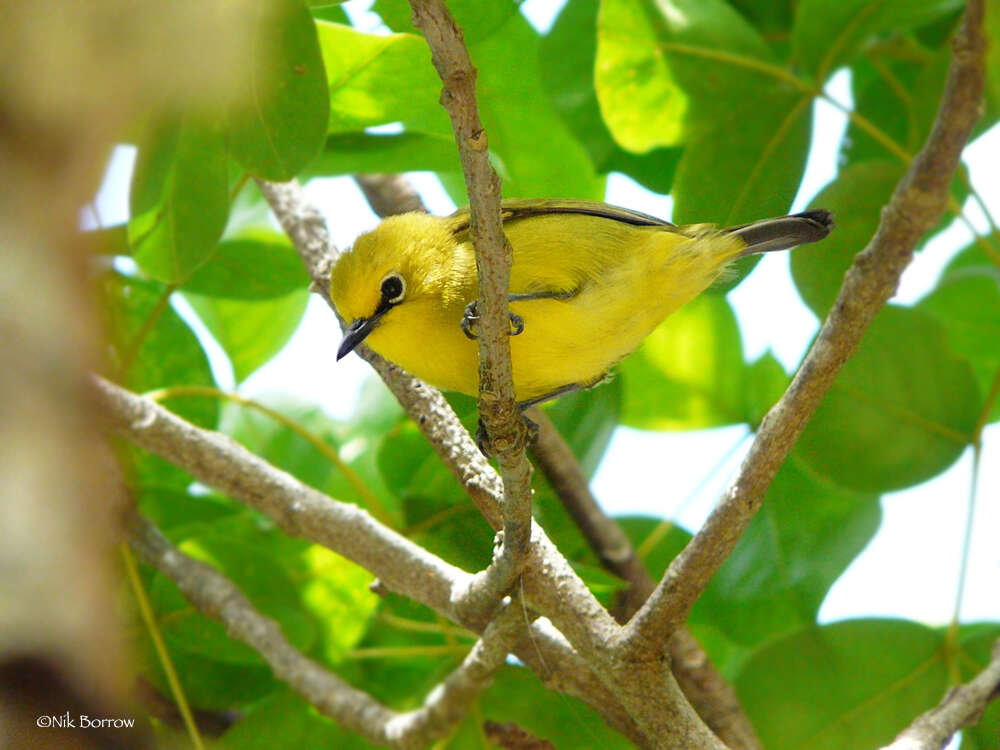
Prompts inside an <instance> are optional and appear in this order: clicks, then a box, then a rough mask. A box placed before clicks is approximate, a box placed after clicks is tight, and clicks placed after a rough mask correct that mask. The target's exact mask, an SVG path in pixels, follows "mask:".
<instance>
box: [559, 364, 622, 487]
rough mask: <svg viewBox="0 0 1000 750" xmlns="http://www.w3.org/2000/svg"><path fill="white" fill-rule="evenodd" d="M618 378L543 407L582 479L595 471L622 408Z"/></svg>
mask: <svg viewBox="0 0 1000 750" xmlns="http://www.w3.org/2000/svg"><path fill="white" fill-rule="evenodd" d="M621 405H622V384H621V380H620V379H618V378H614V379H612V380H611V381H610V382H608V383H602V384H601V385H600V386H598V387H597V388H591V389H590V390H586V391H577V392H576V393H570V394H568V395H566V396H563V397H562V398H559V399H556V400H555V401H552V402H550V403H549V404H548V405H546V406H545V413H546V414H548V416H549V419H551V420H552V422H553V424H555V426H556V429H558V430H559V434H560V435H562V437H563V439H564V440H565V441H566V442H567V443H568V444H569V447H570V448H571V449H572V450H573V455H575V456H576V458H577V460H578V461H579V462H580V468H581V469H582V470H583V473H584V475H585V476H588V477H592V476H593V475H594V472H595V471H597V467H598V465H599V464H600V463H601V459H602V458H603V457H604V451H605V450H606V449H607V447H608V443H609V442H611V435H612V433H613V432H614V430H615V427H617V426H618V417H619V414H620V413H621V408H622V406H621Z"/></svg>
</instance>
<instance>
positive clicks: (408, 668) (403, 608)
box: [338, 594, 472, 708]
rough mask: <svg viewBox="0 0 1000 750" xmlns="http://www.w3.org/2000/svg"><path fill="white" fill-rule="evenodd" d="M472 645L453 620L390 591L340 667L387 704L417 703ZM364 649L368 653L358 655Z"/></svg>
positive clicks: (382, 599)
mask: <svg viewBox="0 0 1000 750" xmlns="http://www.w3.org/2000/svg"><path fill="white" fill-rule="evenodd" d="M446 633H447V635H446ZM471 646H472V639H471V638H469V637H468V634H467V633H464V632H461V631H459V630H458V628H457V626H453V625H451V623H448V622H446V621H445V620H444V618H442V617H440V616H439V615H436V614H435V613H434V612H432V611H431V610H429V609H427V608H426V607H424V606H423V605H421V604H417V603H416V602H414V601H413V600H411V599H407V598H405V597H402V596H397V595H395V594H389V595H388V596H383V597H382V598H381V600H380V601H379V605H378V612H377V614H376V615H375V617H373V618H372V619H370V620H369V622H368V628H367V630H366V631H365V635H364V637H363V638H362V639H361V641H360V642H359V643H358V646H357V648H356V649H355V650H354V652H353V654H352V656H353V658H348V659H346V660H345V661H344V662H343V663H342V664H340V665H339V666H338V673H339V674H341V676H343V677H344V679H346V680H348V681H349V682H351V683H352V684H354V685H364V686H365V689H366V690H367V691H368V692H369V694H370V695H371V696H372V697H373V698H375V699H376V700H379V701H382V702H383V703H385V704H386V705H390V706H393V707H397V708H416V707H418V706H419V705H420V703H421V702H422V701H423V700H424V698H425V696H426V695H427V693H428V691H430V690H431V689H432V688H433V687H434V686H435V685H437V684H438V683H439V682H440V681H441V680H443V679H444V678H445V677H447V675H448V673H449V672H451V671H452V670H453V669H454V668H455V667H456V666H457V665H458V663H459V662H460V661H461V659H462V658H463V657H464V656H465V653H466V649H468V648H471ZM365 652H368V653H369V654H371V657H370V658H360V657H361V655H362V654H364V653H365ZM400 652H401V653H400ZM379 654H381V655H379Z"/></svg>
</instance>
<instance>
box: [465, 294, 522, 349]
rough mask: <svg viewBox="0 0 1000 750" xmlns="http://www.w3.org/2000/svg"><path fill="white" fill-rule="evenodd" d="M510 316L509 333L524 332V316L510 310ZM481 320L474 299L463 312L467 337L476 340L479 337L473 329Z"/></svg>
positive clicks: (511, 334) (513, 334)
mask: <svg viewBox="0 0 1000 750" xmlns="http://www.w3.org/2000/svg"><path fill="white" fill-rule="evenodd" d="M508 315H509V316H510V330H509V331H507V334H508V335H510V336H517V335H518V334H520V333H523V332H524V318H522V317H521V316H520V315H517V314H515V313H512V312H509V313H508ZM478 321H479V311H478V309H477V306H476V300H472V302H470V303H469V304H467V305H466V306H465V312H464V313H463V314H462V333H464V334H465V335H466V337H467V338H470V339H472V340H475V339H477V338H479V335H478V334H476V333H475V331H473V328H475V326H476V324H477V323H478Z"/></svg>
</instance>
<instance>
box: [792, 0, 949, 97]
mask: <svg viewBox="0 0 1000 750" xmlns="http://www.w3.org/2000/svg"><path fill="white" fill-rule="evenodd" d="M961 7H962V1H961V0H889V1H886V0H841V2H837V3H829V2H827V0H802V2H800V3H799V5H798V9H797V14H796V18H795V28H794V29H792V47H793V50H794V53H793V54H794V57H795V59H796V60H797V61H798V62H799V64H800V65H801V66H802V67H803V68H805V69H806V70H807V71H809V73H810V74H812V75H813V76H814V77H815V78H816V79H817V81H819V82H820V83H822V82H823V81H825V80H826V78H827V76H829V75H830V74H831V73H832V72H833V71H835V70H836V69H837V68H839V67H840V66H841V65H844V64H845V63H850V62H851V61H853V60H854V58H855V57H856V56H857V55H858V54H860V52H861V51H862V49H863V48H864V46H865V44H866V43H867V42H868V41H870V40H872V39H874V38H875V37H878V36H880V35H883V34H887V33H890V32H891V33H896V34H899V33H901V32H905V31H907V30H909V29H913V28H916V27H918V26H923V25H925V24H928V23H930V22H932V21H935V20H936V19H939V18H942V17H943V16H946V15H948V14H949V13H951V12H953V11H954V10H956V9H957V8H961Z"/></svg>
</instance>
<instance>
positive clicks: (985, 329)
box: [917, 248, 1000, 422]
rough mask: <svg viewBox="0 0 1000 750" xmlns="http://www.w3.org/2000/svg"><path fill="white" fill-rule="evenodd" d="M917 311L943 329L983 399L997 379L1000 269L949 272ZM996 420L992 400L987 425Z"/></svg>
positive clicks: (998, 414)
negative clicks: (965, 362) (967, 368)
mask: <svg viewBox="0 0 1000 750" xmlns="http://www.w3.org/2000/svg"><path fill="white" fill-rule="evenodd" d="M970 249H971V248H970ZM968 252H969V249H966V250H965V251H964V253H968ZM917 308H918V309H920V310H923V311H925V312H928V313H930V314H931V315H933V316H934V317H935V318H937V319H938V320H939V321H940V322H941V323H942V324H943V325H944V327H945V329H946V330H947V332H948V344H949V345H950V346H951V348H952V350H953V351H954V352H955V353H956V354H958V355H960V356H961V357H964V358H965V359H966V360H968V361H969V363H970V364H971V365H972V369H973V371H974V372H975V375H976V380H977V381H978V382H979V391H980V393H981V394H982V396H983V398H984V399H985V398H986V396H987V394H989V393H990V392H991V391H992V390H993V388H995V387H996V386H995V383H996V381H997V378H998V377H1000V269H997V267H996V266H990V267H986V266H979V267H966V268H963V269H961V270H959V271H953V272H951V273H949V274H947V275H945V277H944V279H943V280H942V281H941V283H939V284H938V286H937V288H936V289H934V290H933V291H932V292H931V293H930V294H928V295H927V296H926V297H924V298H923V299H922V300H920V302H919V303H917ZM998 419H1000V399H995V400H994V402H993V407H992V409H991V411H990V415H989V421H991V422H992V421H996V420H998Z"/></svg>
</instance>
